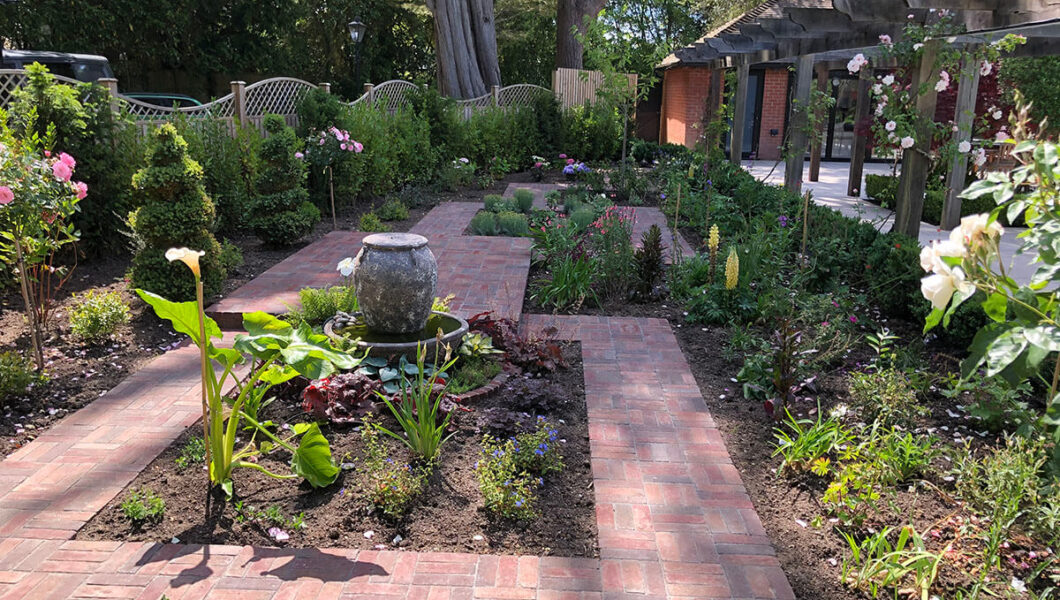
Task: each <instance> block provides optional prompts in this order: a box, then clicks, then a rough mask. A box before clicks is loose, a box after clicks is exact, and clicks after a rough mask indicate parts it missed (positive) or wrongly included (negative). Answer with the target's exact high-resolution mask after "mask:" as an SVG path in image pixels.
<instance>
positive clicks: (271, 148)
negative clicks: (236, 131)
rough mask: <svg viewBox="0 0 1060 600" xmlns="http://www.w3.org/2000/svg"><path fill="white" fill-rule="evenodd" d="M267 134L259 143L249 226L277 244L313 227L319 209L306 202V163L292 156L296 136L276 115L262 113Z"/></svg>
mask: <svg viewBox="0 0 1060 600" xmlns="http://www.w3.org/2000/svg"><path fill="white" fill-rule="evenodd" d="M265 131H266V132H267V133H268V138H267V139H266V140H265V141H264V142H263V143H262V145H261V163H262V165H261V172H260V173H259V174H258V179H257V190H256V191H257V193H258V195H257V196H256V197H255V198H254V201H253V202H252V214H253V215H254V218H253V219H252V220H251V227H253V229H254V235H256V236H258V238H259V239H261V240H262V241H263V242H265V243H267V244H273V245H277V246H286V245H290V244H294V243H297V242H298V241H299V240H301V239H302V238H304V237H305V236H306V235H307V234H308V233H309V232H310V231H312V230H313V225H314V224H315V223H316V222H317V221H319V220H320V211H319V210H318V209H317V208H316V207H315V206H313V205H312V204H311V203H309V201H308V200H309V193H308V192H307V191H306V189H305V187H304V184H305V164H304V163H303V162H302V161H301V160H299V159H298V158H296V157H295V155H294V153H295V150H296V149H297V147H298V139H297V138H296V137H295V135H294V130H293V129H291V128H290V127H288V126H287V125H286V124H285V123H284V120H283V117H281V116H279V115H266V116H265Z"/></svg>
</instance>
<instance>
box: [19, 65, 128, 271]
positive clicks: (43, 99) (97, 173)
mask: <svg viewBox="0 0 1060 600" xmlns="http://www.w3.org/2000/svg"><path fill="white" fill-rule="evenodd" d="M50 47H52V46H50V45H49V48H50ZM26 71H27V72H28V80H27V82H26V85H24V86H23V87H21V88H20V89H18V90H16V91H15V92H14V93H13V94H12V99H11V104H10V106H9V113H8V118H9V119H10V122H11V125H12V127H13V129H14V131H15V134H16V135H18V136H19V137H26V136H29V135H33V134H36V135H38V136H40V137H42V138H43V137H44V136H45V134H46V132H47V131H48V128H49V127H50V126H52V125H54V138H53V148H54V149H55V150H57V151H63V152H67V153H69V154H71V155H73V156H74V157H75V158H76V159H77V161H78V168H77V177H78V179H80V180H82V181H84V182H85V183H86V184H87V185H88V190H89V193H88V195H87V196H86V197H85V198H84V199H83V200H81V202H80V206H81V210H80V212H79V213H77V214H76V215H74V220H73V222H74V225H75V226H76V228H77V229H78V230H79V231H80V232H81V242H82V245H81V248H82V250H84V251H87V252H88V253H90V254H101V253H103V252H112V251H115V250H120V249H124V248H123V246H124V240H123V238H122V237H121V236H117V235H114V233H115V232H116V231H118V230H119V228H120V226H121V221H122V219H123V218H124V216H125V215H126V214H128V212H129V211H131V210H133V209H134V208H136V207H137V206H138V205H139V203H140V199H139V198H138V197H137V196H136V195H135V194H134V193H133V189H132V186H131V185H130V182H131V181H132V177H133V174H134V172H135V171H136V168H137V166H138V165H140V164H142V161H143V153H144V148H143V143H142V142H141V141H140V139H139V138H138V137H137V134H136V127H135V126H134V125H133V121H132V118H131V117H130V116H129V115H128V113H127V112H124V111H123V112H120V113H115V112H114V111H112V110H111V105H110V101H111V97H110V92H109V91H108V90H107V88H106V87H103V86H101V85H95V84H90V83H86V84H82V85H78V86H69V85H65V84H60V83H57V82H56V81H55V80H54V79H52V77H51V76H50V75H49V74H48V70H47V68H45V67H44V66H42V65H37V64H34V65H30V66H29V67H27V69H26ZM34 114H35V116H36V118H34V117H33V115H34Z"/></svg>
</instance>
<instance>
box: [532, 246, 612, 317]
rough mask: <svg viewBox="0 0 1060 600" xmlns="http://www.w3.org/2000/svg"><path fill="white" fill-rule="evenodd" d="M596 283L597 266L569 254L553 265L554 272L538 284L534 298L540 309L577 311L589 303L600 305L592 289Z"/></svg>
mask: <svg viewBox="0 0 1060 600" xmlns="http://www.w3.org/2000/svg"><path fill="white" fill-rule="evenodd" d="M595 282H596V264H595V263H594V262H593V261H591V260H589V259H588V258H586V257H584V256H579V257H577V258H575V257H573V256H571V255H569V254H568V255H565V256H563V257H560V258H559V260H558V261H557V262H556V263H555V264H553V265H552V273H550V274H549V276H548V277H547V278H545V279H544V280H542V281H541V282H540V283H539V284H538V285H537V290H536V291H535V292H534V294H533V296H532V298H533V299H534V300H536V301H537V302H538V303H540V304H541V306H545V307H548V306H552V307H555V308H557V309H559V310H563V309H566V308H572V307H573V308H578V307H580V306H581V305H582V304H583V303H584V302H585V301H586V300H592V301H593V303H594V304H599V303H600V299H599V298H598V297H597V295H596V291H595V290H594V289H593V284H594V283H595Z"/></svg>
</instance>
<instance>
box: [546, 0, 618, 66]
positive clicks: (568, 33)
mask: <svg viewBox="0 0 1060 600" xmlns="http://www.w3.org/2000/svg"><path fill="white" fill-rule="evenodd" d="M605 2H606V0H556V68H557V69H562V68H566V69H580V68H582V65H583V63H582V54H583V51H584V49H583V48H582V44H581V42H579V41H578V37H577V35H576V34H575V32H574V31H575V28H577V31H578V33H585V17H589V16H591V17H594V18H595V17H596V15H598V14H600V11H601V10H603V9H604V4H605Z"/></svg>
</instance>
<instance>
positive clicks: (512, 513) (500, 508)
mask: <svg viewBox="0 0 1060 600" xmlns="http://www.w3.org/2000/svg"><path fill="white" fill-rule="evenodd" d="M475 475H476V476H477V478H478V485H479V490H480V491H481V492H482V496H483V499H484V500H485V504H486V510H488V511H490V512H492V513H495V514H498V515H500V516H503V517H507V518H510V519H532V518H533V517H534V516H536V515H537V512H536V510H535V509H534V505H535V503H536V501H537V496H536V494H535V493H534V490H535V489H536V488H538V487H540V486H541V484H542V481H541V478H539V477H532V476H531V475H529V474H528V473H526V471H524V470H521V469H519V467H518V466H517V464H516V461H515V440H506V441H503V442H501V441H499V440H495V439H493V438H492V437H490V436H489V435H487V436H485V437H483V439H482V456H481V457H480V458H479V460H478V462H477V463H476V464H475Z"/></svg>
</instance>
